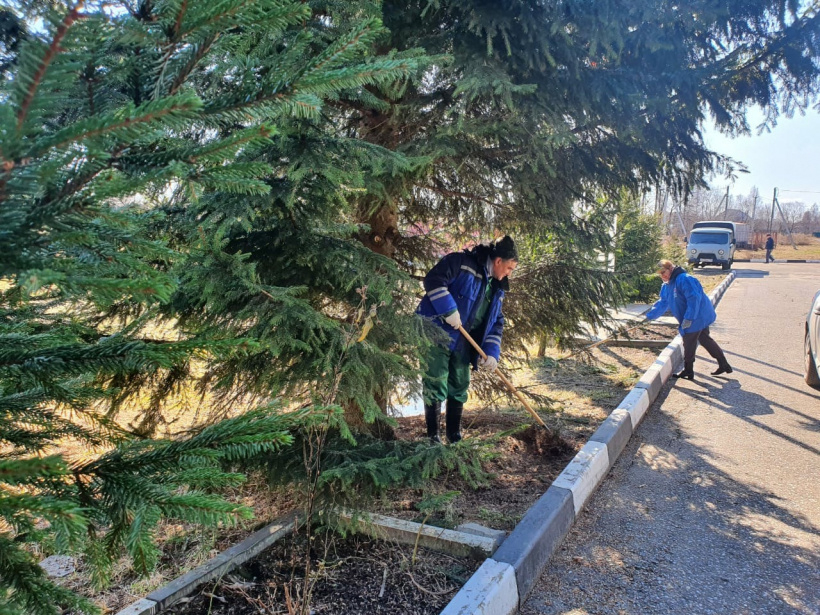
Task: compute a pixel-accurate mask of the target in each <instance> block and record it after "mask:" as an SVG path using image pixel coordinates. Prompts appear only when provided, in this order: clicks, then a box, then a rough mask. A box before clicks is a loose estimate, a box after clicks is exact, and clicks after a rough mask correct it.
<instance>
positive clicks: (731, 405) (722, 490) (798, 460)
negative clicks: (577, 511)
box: [521, 263, 820, 615]
mask: <svg viewBox="0 0 820 615" xmlns="http://www.w3.org/2000/svg"><path fill="white" fill-rule="evenodd" d="M735 269H736V271H737V272H738V279H736V280H735V282H734V283H733V284H732V286H731V287H730V289H729V291H728V292H727V293H726V295H725V296H724V298H723V300H722V302H721V304H720V305H719V307H718V321H717V323H716V324H715V325H714V326H713V327H712V334H713V337H714V338H715V339H716V340H717V341H718V342H719V343H720V344H721V346H722V347H723V349H724V351H725V352H726V354H727V357H728V358H729V361H730V362H731V363H732V365H733V367H734V368H735V372H734V373H733V374H731V375H730V376H728V377H713V376H710V375H709V372H710V371H712V370H713V369H714V365H715V364H714V362H713V361H712V359H711V358H710V357H709V356H708V355H707V354H706V353H704V352H699V353H698V361H697V362H696V364H695V372H696V375H697V378H696V380H695V381H694V382H689V381H684V382H675V381H671V384H667V385H666V387H665V389H664V391H663V392H662V393H661V395H660V397H659V399H658V400H657V401H656V402H655V404H654V406H653V407H652V408H651V410H650V411H649V413H648V414H647V416H646V418H645V419H644V422H643V423H642V424H641V425H640V426H639V428H638V430H637V432H636V434H635V435H633V438H632V440H631V442H630V443H629V445H628V446H627V448H626V450H625V451H624V453H623V454H622V455H621V457H620V458H619V460H618V462H617V463H616V464H615V466H614V468H613V469H612V471H611V472H610V475H609V476H608V477H607V478H606V479H605V481H604V483H603V484H602V485H601V487H600V488H599V490H598V491H597V493H596V494H595V495H594V496H593V497H592V499H591V500H590V502H589V503H588V504H587V507H586V509H585V510H584V511H583V512H582V513H581V516H580V517H579V519H578V520H577V521H576V523H575V525H574V526H573V528H572V530H571V531H570V535H569V536H568V538H567V540H566V541H565V542H564V544H563V546H562V547H561V548H560V549H559V551H558V552H557V553H556V555H555V556H554V558H553V560H552V562H551V563H550V565H549V566H548V567H547V569H546V570H545V571H544V573H543V575H542V577H541V579H540V581H539V582H538V584H537V585H536V587H535V589H534V591H533V593H532V594H531V595H530V598H529V599H528V601H527V602H526V604H525V605H524V607H523V608H522V609H521V613H523V614H525V615H535V614H545V613H564V614H567V615H569V614H572V615H580V614H584V613H613V614H622V613H623V614H639V613H640V614H647V613H693V614H698V613H737V614H741V613H767V614H779V613H783V614H786V613H800V614H811V615H818V614H820V392H818V391H815V390H813V389H810V388H809V387H808V386H807V385H806V384H805V383H804V382H803V363H802V352H803V322H804V320H805V316H806V312H807V310H808V308H809V304H810V301H811V298H812V296H813V294H814V292H815V291H816V290H817V289H818V288H820V265H817V264H786V263H776V264H773V265H768V266H767V265H763V264H758V263H746V264H742V265H737V266H736V267H735Z"/></svg>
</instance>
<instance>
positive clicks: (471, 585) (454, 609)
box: [441, 559, 518, 615]
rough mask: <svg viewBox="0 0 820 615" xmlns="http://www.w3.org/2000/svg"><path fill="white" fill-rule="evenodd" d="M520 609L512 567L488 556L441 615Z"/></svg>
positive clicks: (493, 613)
mask: <svg viewBox="0 0 820 615" xmlns="http://www.w3.org/2000/svg"><path fill="white" fill-rule="evenodd" d="M517 610H518V588H517V587H516V585H515V571H514V570H513V567H512V566H510V565H509V564H505V563H503V562H497V561H495V560H494V559H487V560H485V561H484V563H483V564H481V567H480V568H479V569H478V570H476V571H475V573H474V574H473V576H471V577H470V580H469V581H467V583H465V584H464V587H462V588H461V589H460V590H459V592H458V593H457V594H456V596H455V598H453V599H452V600H451V601H450V603H449V604H448V605H447V606H446V607H444V610H443V611H442V612H441V615H499V614H500V613H503V614H504V615H510V614H511V613H515V612H516V611H517Z"/></svg>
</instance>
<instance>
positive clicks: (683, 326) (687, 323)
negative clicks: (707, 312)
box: [680, 318, 692, 329]
mask: <svg viewBox="0 0 820 615" xmlns="http://www.w3.org/2000/svg"><path fill="white" fill-rule="evenodd" d="M691 326H692V321H691V320H689V319H688V318H687V319H686V320H684V321H683V322H682V323H680V327H681V329H688V328H689V327H691Z"/></svg>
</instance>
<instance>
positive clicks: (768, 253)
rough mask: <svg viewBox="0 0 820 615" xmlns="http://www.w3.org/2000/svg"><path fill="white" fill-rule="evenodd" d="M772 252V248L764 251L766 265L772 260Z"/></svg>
mask: <svg viewBox="0 0 820 615" xmlns="http://www.w3.org/2000/svg"><path fill="white" fill-rule="evenodd" d="M772 250H774V248H772V249H767V250H766V262H767V263H768V262H769V261H770V260H772V261H773V260H774V256H772Z"/></svg>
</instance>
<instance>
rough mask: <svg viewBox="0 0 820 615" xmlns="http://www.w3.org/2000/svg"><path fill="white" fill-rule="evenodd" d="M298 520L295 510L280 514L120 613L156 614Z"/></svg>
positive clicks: (286, 531)
mask: <svg viewBox="0 0 820 615" xmlns="http://www.w3.org/2000/svg"><path fill="white" fill-rule="evenodd" d="M296 523H297V519H296V514H295V513H291V514H289V515H285V516H283V517H280V518H279V519H277V520H276V521H274V522H272V523H269V524H268V525H266V526H265V527H263V528H262V529H260V530H257V531H256V532H254V533H253V534H251V535H250V536H248V537H247V538H246V539H245V540H243V541H242V542H240V543H239V544H236V545H234V546H233V547H231V548H229V549H226V550H225V551H223V552H222V553H220V554H219V555H217V556H216V557H214V558H212V559H210V560H208V561H207V562H205V563H204V564H202V565H201V566H199V567H198V568H194V569H193V570H191V571H190V572H187V573H185V574H183V575H182V576H180V577H177V578H176V579H174V580H173V581H171V582H170V583H168V584H167V585H165V586H163V587H160V588H159V589H156V590H154V591H152V592H151V593H150V594H148V595H147V596H146V597H145V598H143V599H142V600H138V601H137V602H134V603H133V604H131V605H129V606H127V607H125V608H124V609H123V610H121V611H120V612H119V613H117V615H155V613H159V612H161V611H162V610H164V609H166V608H168V607H169V606H171V605H172V604H174V603H175V602H177V601H178V600H180V599H181V598H184V597H185V596H187V595H188V594H190V593H191V592H193V591H194V590H195V589H196V588H197V587H199V586H200V585H202V584H203V583H207V582H208V581H210V580H212V579H216V578H219V577H221V576H222V575H224V574H225V573H227V572H229V571H230V570H233V569H234V568H236V567H237V566H239V565H240V564H243V563H244V562H246V561H248V560H249V559H251V558H252V557H254V556H255V555H257V554H259V553H261V552H262V551H264V550H265V549H267V548H268V547H269V546H271V545H272V544H273V543H274V542H276V541H277V540H279V539H280V538H282V537H283V536H286V535H287V534H289V533H290V532H291V531H293V527H294V526H295V525H296Z"/></svg>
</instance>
